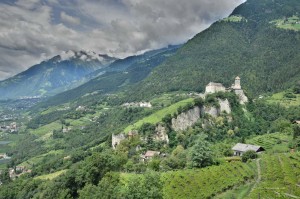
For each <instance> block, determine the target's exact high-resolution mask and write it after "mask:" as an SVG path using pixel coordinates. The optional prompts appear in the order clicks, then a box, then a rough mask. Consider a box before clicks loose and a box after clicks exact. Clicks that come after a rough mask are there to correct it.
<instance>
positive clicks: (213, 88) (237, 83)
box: [205, 76, 248, 104]
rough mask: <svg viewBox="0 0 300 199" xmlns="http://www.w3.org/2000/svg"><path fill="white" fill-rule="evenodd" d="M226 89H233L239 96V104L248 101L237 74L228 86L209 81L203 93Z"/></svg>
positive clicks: (224, 90)
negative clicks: (232, 82)
mask: <svg viewBox="0 0 300 199" xmlns="http://www.w3.org/2000/svg"><path fill="white" fill-rule="evenodd" d="M226 91H234V92H235V94H236V95H237V96H238V97H239V99H240V103H241V104H245V103H246V102H248V98H247V96H246V95H245V93H244V91H243V89H242V87H241V78H240V77H239V76H237V77H236V78H235V80H234V84H232V85H231V87H230V88H225V87H224V86H223V85H222V84H221V83H215V82H210V83H209V84H208V85H207V86H206V88H205V94H212V93H217V92H226Z"/></svg>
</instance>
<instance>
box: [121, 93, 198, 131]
mask: <svg viewBox="0 0 300 199" xmlns="http://www.w3.org/2000/svg"><path fill="white" fill-rule="evenodd" d="M193 101H194V99H193V98H188V99H185V100H182V101H179V102H177V103H175V104H172V105H171V106H169V107H166V108H163V109H161V110H159V111H156V112H155V113H153V114H151V115H149V116H147V117H145V118H143V119H141V120H139V121H137V122H136V123H134V124H133V125H130V126H127V128H126V129H125V130H124V131H125V132H129V131H130V130H132V129H136V128H140V127H141V126H142V125H143V124H144V123H150V124H157V123H158V122H161V121H162V120H163V118H165V116H166V115H169V114H170V115H172V114H174V113H176V114H177V109H178V108H179V107H182V106H184V107H188V106H189V107H190V106H191V105H190V104H191V103H192V102H193Z"/></svg>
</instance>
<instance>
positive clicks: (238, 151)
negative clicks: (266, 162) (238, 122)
mask: <svg viewBox="0 0 300 199" xmlns="http://www.w3.org/2000/svg"><path fill="white" fill-rule="evenodd" d="M232 150H233V151H234V153H233V155H235V156H242V155H243V153H245V152H246V151H255V152H256V153H259V152H262V151H265V149H264V148H262V147H261V146H256V145H251V144H242V143H237V144H236V145H235V146H234V147H232Z"/></svg>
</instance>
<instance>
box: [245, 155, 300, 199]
mask: <svg viewBox="0 0 300 199" xmlns="http://www.w3.org/2000/svg"><path fill="white" fill-rule="evenodd" d="M299 184H300V153H299V152H298V153H294V154H289V153H287V154H272V155H263V156H262V159H261V181H260V183H259V184H258V186H256V187H255V188H254V190H253V191H252V192H251V193H250V195H249V196H248V197H246V198H253V199H255V198H257V197H258V195H260V197H261V198H297V197H299V196H300V189H299ZM287 194H290V196H288V195H287Z"/></svg>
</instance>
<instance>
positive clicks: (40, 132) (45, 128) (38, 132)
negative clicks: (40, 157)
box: [30, 121, 61, 136]
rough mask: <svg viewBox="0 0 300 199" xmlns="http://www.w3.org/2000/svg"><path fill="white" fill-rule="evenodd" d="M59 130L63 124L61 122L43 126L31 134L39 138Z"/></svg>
mask: <svg viewBox="0 0 300 199" xmlns="http://www.w3.org/2000/svg"><path fill="white" fill-rule="evenodd" d="M59 129H61V123H60V122H59V121H55V122H52V123H50V124H47V125H44V126H41V127H39V128H37V129H31V130H30V132H31V133H33V134H35V135H38V136H43V135H45V134H47V133H49V132H52V131H53V130H59Z"/></svg>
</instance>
